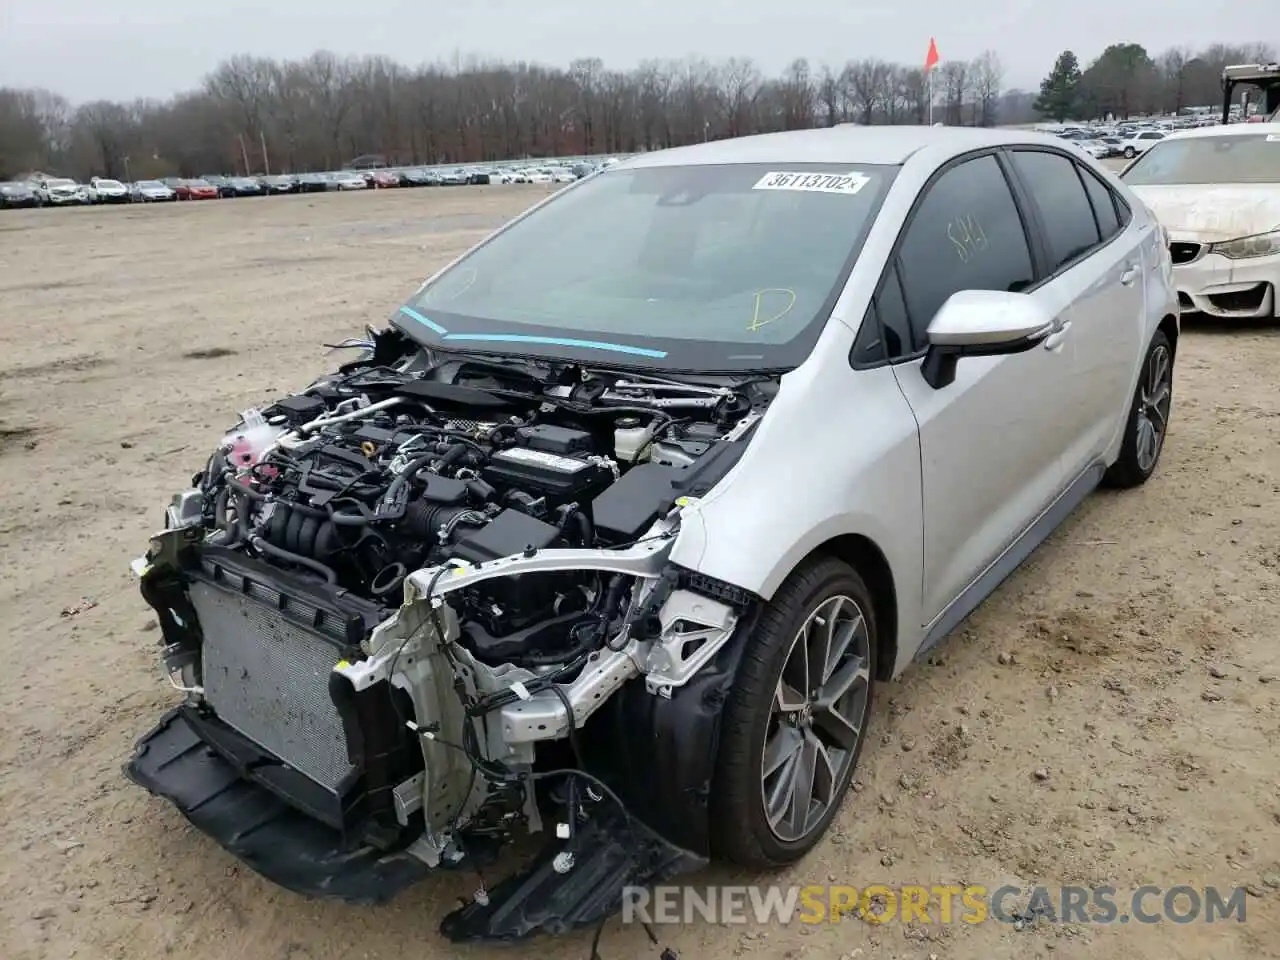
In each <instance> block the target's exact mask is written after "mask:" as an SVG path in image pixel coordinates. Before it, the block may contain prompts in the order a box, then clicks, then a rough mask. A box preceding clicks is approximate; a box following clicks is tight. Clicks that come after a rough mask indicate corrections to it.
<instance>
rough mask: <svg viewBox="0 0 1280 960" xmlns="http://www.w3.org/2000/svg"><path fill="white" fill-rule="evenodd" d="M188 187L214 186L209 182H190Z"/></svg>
mask: <svg viewBox="0 0 1280 960" xmlns="http://www.w3.org/2000/svg"><path fill="white" fill-rule="evenodd" d="M187 186H188V187H211V186H213V184H211V183H210V182H209V181H208V180H188V181H187Z"/></svg>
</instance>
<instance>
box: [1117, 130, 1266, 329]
mask: <svg viewBox="0 0 1280 960" xmlns="http://www.w3.org/2000/svg"><path fill="white" fill-rule="evenodd" d="M1121 176H1122V179H1123V180H1124V182H1125V183H1126V184H1128V186H1129V188H1130V189H1131V190H1133V192H1134V193H1135V194H1137V195H1138V197H1140V198H1141V199H1142V202H1143V203H1145V204H1146V205H1147V206H1148V207H1149V208H1150V209H1151V210H1152V211H1154V213H1155V215H1156V217H1157V218H1159V220H1160V223H1161V224H1162V225H1163V226H1164V229H1165V230H1166V231H1167V232H1168V235H1169V252H1170V255H1171V256H1172V259H1173V280H1174V284H1175V286H1176V287H1177V290H1178V300H1179V302H1180V305H1181V307H1182V313H1183V316H1187V315H1189V314H1202V315H1204V316H1207V317H1216V318H1221V319H1249V320H1254V319H1264V318H1266V319H1270V318H1275V317H1280V123H1262V124H1230V125H1226V126H1222V125H1219V126H1213V127H1201V128H1199V129H1192V130H1184V131H1179V132H1178V133H1174V134H1171V135H1170V136H1168V137H1166V138H1165V139H1164V140H1162V141H1161V142H1160V143H1157V144H1154V145H1153V146H1152V147H1151V148H1150V149H1148V150H1147V151H1146V152H1145V153H1144V154H1143V155H1142V156H1141V157H1139V158H1138V159H1137V160H1135V161H1134V162H1133V163H1132V164H1130V165H1129V166H1128V168H1126V169H1125V171H1124V173H1123V174H1122V175H1121Z"/></svg>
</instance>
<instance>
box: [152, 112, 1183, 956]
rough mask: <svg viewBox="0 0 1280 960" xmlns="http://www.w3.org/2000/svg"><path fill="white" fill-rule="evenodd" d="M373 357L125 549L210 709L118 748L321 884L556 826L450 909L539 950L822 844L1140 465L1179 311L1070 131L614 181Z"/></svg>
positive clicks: (1158, 251)
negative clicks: (983, 608) (922, 669)
mask: <svg viewBox="0 0 1280 960" xmlns="http://www.w3.org/2000/svg"><path fill="white" fill-rule="evenodd" d="M348 346H350V347H352V348H353V349H354V350H356V351H358V352H357V353H356V354H355V355H354V357H353V359H352V360H351V362H349V363H347V364H345V365H344V366H342V367H340V368H339V369H337V370H336V371H334V372H333V373H331V374H329V375H326V376H323V377H321V378H320V379H318V380H316V381H315V382H313V383H311V384H310V385H309V386H306V387H305V388H303V389H300V390H299V391H298V392H296V393H294V394H292V395H291V396H286V397H283V398H281V399H279V400H278V401H276V402H275V403H273V404H272V405H270V406H269V407H266V408H265V409H261V410H257V411H251V412H248V413H247V414H246V415H245V416H244V417H243V418H242V420H241V421H240V422H239V423H237V424H235V425H234V426H232V428H231V429H230V430H229V432H228V433H227V434H226V436H225V438H224V439H223V440H222V442H220V443H218V444H217V445H216V449H215V450H214V451H213V453H212V455H211V456H210V457H209V458H208V460H207V461H206V462H205V463H204V464H203V465H202V466H200V468H199V470H198V472H196V473H195V475H194V477H193V479H192V484H191V488H190V489H188V490H184V491H180V492H178V493H177V494H175V495H174V497H173V499H172V501H171V503H170V505H169V507H168V509H167V512H166V517H165V524H164V529H163V530H162V531H160V532H158V533H156V534H155V536H154V538H153V539H152V540H151V543H150V545H149V547H148V549H147V551H146V554H145V556H143V557H140V558H139V559H138V560H137V561H136V562H135V564H134V569H135V572H136V573H137V574H138V575H139V577H140V579H141V589H142V594H143V597H144V598H145V600H146V602H147V603H149V604H150V606H151V607H152V608H153V609H154V611H155V614H156V616H157V617H158V618H159V622H160V625H161V628H162V631H163V633H162V636H163V660H164V664H165V670H166V673H167V675H168V677H169V679H170V681H171V683H172V684H173V685H174V686H175V687H176V688H178V690H179V691H181V699H180V702H179V703H178V704H177V705H176V706H175V707H174V708H173V709H172V710H171V711H170V712H169V713H168V714H167V715H165V716H164V717H163V718H162V719H161V720H160V722H159V724H158V725H157V726H156V727H155V728H154V729H153V730H151V731H150V732H148V733H146V734H145V736H143V738H142V740H141V741H140V743H139V746H138V749H137V752H136V754H135V756H134V757H133V759H132V760H131V761H130V763H129V764H128V767H127V773H128V776H129V777H131V778H132V779H133V780H134V781H135V782H137V783H139V784H141V785H143V786H145V787H146V788H147V789H149V790H151V791H153V792H154V793H156V794H159V795H160V796H162V797H165V798H167V799H168V800H170V801H172V802H173V803H174V804H175V805H176V806H177V807H178V808H179V809H180V810H181V811H182V813H183V814H184V815H185V816H186V817H187V818H188V819H189V820H190V821H191V822H192V823H193V824H195V825H196V827H198V828H199V830H201V831H203V832H204V833H206V834H208V835H210V836H211V837H212V838H213V839H214V840H215V841H217V842H218V843H219V844H221V845H222V846H223V847H225V848H226V849H228V850H230V851H231V852H232V853H233V854H235V855H236V856H238V857H240V858H241V859H242V860H244V861H245V862H247V863H248V864H249V865H251V866H252V867H253V868H254V869H255V870H258V871H260V872H261V873H262V874H264V875H265V876H267V877H269V878H271V879H272V880H274V881H275V882H277V883H279V884H282V885H284V886H286V887H289V888H291V889H293V890H296V891H301V892H303V893H306V894H311V895H315V896H329V897H338V898H344V899H347V900H353V901H364V902H369V901H378V900H382V899H385V898H387V897H389V896H391V895H393V894H395V893H396V892H397V891H398V890H400V889H402V888H404V887H405V886H406V885H408V884H410V883H412V882H414V881H415V880H417V879H419V878H421V877H422V876H424V875H425V874H427V873H428V872H429V871H430V870H432V869H436V868H442V867H448V866H458V865H465V864H468V863H478V862H483V861H484V860H485V859H486V858H488V857H490V856H491V855H492V854H493V852H494V851H495V850H497V849H499V848H501V847H502V846H503V845H504V844H505V843H506V842H507V841H508V840H509V839H510V838H512V837H513V836H515V835H517V834H518V833H520V832H521V831H536V832H540V833H541V834H542V835H544V836H545V837H546V838H547V839H546V844H545V848H544V850H543V852H542V854H541V855H540V856H539V857H537V858H536V859H535V860H534V861H533V862H532V863H531V864H530V865H529V866H528V867H527V868H525V869H524V870H522V871H521V872H520V873H518V874H517V875H515V876H513V877H509V878H508V879H507V880H505V881H503V882H502V883H501V884H499V885H498V886H496V887H494V888H493V889H491V890H488V891H481V892H480V893H479V894H477V896H476V897H475V899H474V901H473V902H470V903H468V904H466V905H465V906H462V907H460V908H459V909H458V910H456V911H455V912H454V913H452V914H450V915H449V916H448V917H447V918H446V920H445V921H444V926H443V932H444V933H445V934H446V935H447V936H449V937H450V938H452V939H454V940H460V941H461V940H479V939H494V940H512V939H517V938H520V937H523V936H526V935H528V934H530V933H533V932H535V931H538V930H545V931H562V930H566V929H570V928H572V927H576V926H581V925H585V924H596V923H600V922H603V919H604V918H606V917H607V916H608V915H609V914H610V913H611V912H612V911H614V910H615V909H617V908H618V907H619V906H620V903H621V897H622V891H623V888H624V886H626V885H633V884H638V885H644V884H650V883H655V882H661V881H662V880H663V879H664V878H667V877H670V876H673V875H675V874H677V873H679V872H681V871H685V870H689V869H693V868H696V867H698V866H700V865H702V864H704V863H706V862H707V861H708V860H710V859H712V858H718V859H721V860H727V861H731V862H734V863H737V864H740V865H744V866H747V867H753V868H769V867H777V866H780V865H786V864H790V863H794V862H796V861H798V860H800V859H801V858H802V857H804V856H805V854H807V853H808V852H809V851H810V850H812V849H813V848H814V846H815V845H816V844H818V843H819V841H820V840H821V839H822V837H823V835H824V834H825V833H826V831H827V829H828V827H829V825H830V824H831V822H832V819H833V818H834V817H835V815H836V812H837V810H838V808H839V806H840V804H841V801H842V800H843V799H844V798H845V796H846V794H847V793H848V791H849V785H850V782H851V781H852V778H853V776H854V770H855V767H856V765H857V763H858V761H859V755H860V753H861V751H862V749H863V746H864V744H865V742H866V740H867V737H868V721H869V718H870V716H871V704H872V701H873V698H874V694H875V692H876V689H877V686H878V685H879V684H882V683H883V682H885V681H886V680H888V679H890V678H892V677H894V676H896V675H897V674H899V673H901V672H902V671H903V670H905V669H907V668H908V666H909V664H910V663H911V662H912V661H913V660H914V659H916V658H918V657H920V656H921V655H922V654H924V653H925V652H926V651H928V650H929V649H930V648H932V647H933V646H934V645H935V644H937V643H938V642H939V641H941V640H942V639H943V638H944V637H945V636H946V635H947V634H948V633H949V632H950V631H952V630H953V629H954V628H955V627H956V626H957V624H959V623H960V622H961V621H962V620H963V619H964V618H965V616H966V615H968V614H969V613H970V612H971V611H972V610H974V609H975V607H977V606H978V604H979V603H981V602H982V600H983V599H984V598H985V597H987V596H988V595H989V594H990V593H991V592H992V591H993V590H994V589H995V587H996V586H997V585H998V584H999V583H1000V582H1001V580H1003V579H1004V578H1005V577H1006V576H1007V575H1008V574H1009V573H1010V572H1011V571H1012V570H1014V569H1015V568H1016V567H1017V566H1018V565H1019V564H1020V563H1021V562H1022V561H1023V560H1024V559H1026V557H1027V556H1028V555H1029V554H1030V553H1031V552H1032V550H1034V549H1035V547H1036V546H1037V545H1038V544H1039V543H1040V542H1041V541H1043V540H1044V539H1045V538H1046V537H1047V536H1048V535H1049V533H1050V532H1051V531H1053V530H1054V528H1055V527H1057V526H1058V525H1059V524H1060V523H1062V521H1063V520H1064V519H1065V518H1066V517H1067V516H1068V514H1070V513H1071V511H1072V510H1073V509H1074V508H1075V507H1077V506H1078V505H1079V504H1080V503H1081V501H1083V500H1084V498H1085V497H1086V496H1087V495H1088V494H1089V493H1090V491H1092V490H1093V489H1095V488H1096V487H1097V486H1098V485H1099V484H1108V485H1111V486H1115V487H1137V486H1139V485H1141V484H1142V483H1144V482H1145V481H1146V480H1147V479H1148V478H1149V477H1150V476H1151V475H1152V473H1153V471H1154V470H1155V469H1156V464H1157V461H1158V458H1159V456H1160V452H1161V449H1162V446H1163V443H1164V439H1165V437H1166V435H1167V430H1168V424H1169V416H1170V409H1171V403H1172V387H1173V365H1174V357H1175V355H1176V352H1177V346H1178V308H1177V301H1176V297H1175V295H1174V289H1173V285H1172V266H1171V263H1170V259H1169V252H1168V249H1167V247H1166V244H1165V242H1164V237H1163V234H1162V231H1161V230H1160V228H1159V227H1158V225H1157V224H1156V223H1155V222H1154V220H1153V219H1152V218H1151V216H1150V214H1149V212H1148V211H1147V209H1146V207H1145V206H1144V205H1142V204H1141V203H1139V202H1137V201H1136V199H1135V197H1134V196H1133V194H1132V193H1131V192H1130V191H1129V189H1128V188H1127V187H1125V186H1124V185H1123V184H1122V183H1120V182H1119V181H1118V180H1116V179H1115V178H1114V177H1113V176H1111V175H1110V174H1108V173H1106V172H1105V171H1103V170H1102V169H1101V168H1099V167H1098V166H1097V165H1096V164H1095V163H1094V162H1093V161H1092V160H1091V159H1090V158H1089V157H1087V156H1085V155H1083V154H1082V153H1080V151H1078V150H1076V149H1074V148H1072V147H1070V146H1069V145H1065V144H1062V143H1061V142H1060V141H1057V140H1054V139H1052V138H1049V137H1044V136H1039V135H1036V134H1031V133H1026V132H1019V131H994V130H979V129H947V128H926V127H921V128H913V127H881V128H857V127H841V128H835V129H829V130H811V131H802V132H791V133H784V134H778V135H770V136H761V137H753V138H746V139H740V140H730V141H725V142H717V143H710V144H704V145H698V146H693V147H688V148H681V149H675V150H669V151H664V152H660V153H650V154H643V155H641V156H638V157H635V158H632V159H630V160H626V161H623V162H621V163H618V164H615V165H613V166H611V167H609V168H608V169H607V170H605V171H603V172H601V173H599V174H597V175H595V176H592V177H588V178H586V179H584V180H581V181H579V182H578V183H577V184H575V185H572V186H569V187H567V188H566V189H564V190H562V191H560V192H558V193H557V194H555V195H554V196H552V197H550V198H549V199H547V200H545V201H543V202H542V203H540V204H538V205H537V206H535V207H534V208H533V209H532V210H530V211H529V212H527V213H526V214H524V215H522V216H521V217H519V218H517V219H515V220H514V221H513V222H511V223H509V224H508V225H507V226H506V227H504V228H503V229H501V230H499V231H498V232H497V233H495V234H494V235H492V236H490V237H489V238H487V239H486V240H484V241H483V242H482V243H480V244H479V245H478V246H476V247H475V248H473V249H472V250H470V251H469V252H468V253H466V254H465V255H464V256H462V257H461V258H459V259H458V260H456V261H455V262H453V263H452V264H450V265H448V266H447V267H445V268H444V269H443V270H441V271H439V272H438V273H436V274H435V275H433V276H431V277H430V278H429V279H428V280H427V281H426V282H425V283H424V284H423V285H422V287H421V288H420V289H419V290H418V291H417V292H416V293H414V295H413V296H411V297H410V298H409V299H408V301H407V302H406V303H405V304H404V305H403V306H401V307H400V308H399V309H398V310H397V311H396V313H395V314H394V315H393V316H392V318H391V321H390V325H389V326H387V328H386V329H382V330H370V331H367V333H366V336H364V337H362V338H359V339H355V340H352V341H351V342H350V343H349V344H348ZM868 815H873V814H870V813H869V814H868Z"/></svg>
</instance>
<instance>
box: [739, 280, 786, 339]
mask: <svg viewBox="0 0 1280 960" xmlns="http://www.w3.org/2000/svg"><path fill="white" fill-rule="evenodd" d="M766 293H780V294H782V295H783V296H785V297H787V298H788V299H787V305H786V306H785V307H783V308H782V309H781V310H779V311H778V312H777V313H775V314H774V315H773V316H770V317H764V318H762V317H761V316H760V309H761V303H762V301H763V300H764V295H765V294H766ZM795 305H796V292H795V291H794V290H791V289H788V288H787V287H766V288H765V289H763V290H757V291H756V303H755V309H754V310H753V311H752V314H751V322H750V323H749V324H747V329H748V330H753V331H754V330H759V329H760V328H761V327H763V326H764V325H765V324H768V323H773V321H775V320H781V319H782V318H783V317H785V316H786V315H787V314H788V313H790V312H791V308H792V307H794V306H795Z"/></svg>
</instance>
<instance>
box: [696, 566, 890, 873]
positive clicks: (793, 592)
mask: <svg viewBox="0 0 1280 960" xmlns="http://www.w3.org/2000/svg"><path fill="white" fill-rule="evenodd" d="M876 641H877V633H876V622H875V614H874V608H873V606H872V603H871V595H870V592H869V591H868V590H867V587H866V584H865V583H863V581H862V578H861V577H860V576H859V575H858V573H857V571H855V570H854V569H853V568H852V567H850V566H848V565H847V564H844V563H841V562H840V561H838V560H835V559H834V558H830V557H819V558H816V559H814V560H810V561H808V562H806V563H805V564H804V565H803V566H801V567H799V568H797V569H796V570H795V571H794V572H793V573H792V574H791V575H790V576H789V577H788V578H787V579H786V581H785V582H784V583H783V584H782V586H781V587H780V588H779V589H778V592H777V593H776V594H775V595H774V598H773V599H772V600H771V601H770V602H769V604H768V605H767V606H766V607H765V609H764V612H763V614H762V615H761V617H760V620H759V623H758V624H757V626H756V629H755V631H754V632H753V633H752V635H751V636H749V637H748V638H746V641H745V642H746V644H747V648H746V650H745V651H744V653H743V658H742V662H741V664H740V666H739V668H738V675H737V678H736V680H735V683H734V687H733V690H732V691H731V692H730V694H729V699H728V701H727V703H726V705H725V711H724V715H723V718H722V720H721V724H722V726H721V730H720V745H719V753H718V756H717V758H716V773H715V782H714V785H713V790H712V796H711V814H712V849H713V852H714V853H715V854H716V856H718V857H721V858H724V859H726V860H729V861H732V862H734V863H737V864H740V865H743V866H749V867H753V868H766V869H767V868H772V867H780V866H785V865H787V864H791V863H795V862H796V861H797V860H800V859H801V858H802V857H804V856H805V854H807V853H808V852H809V851H810V850H812V849H813V848H814V847H815V846H816V845H817V844H818V842H819V841H820V840H821V839H822V837H823V835H824V834H825V833H826V831H827V828H828V827H829V826H830V824H831V821H832V820H833V819H835V815H836V813H837V812H838V811H839V809H840V803H841V801H842V800H843V799H844V796H845V794H846V793H847V792H848V789H849V784H850V782H851V781H852V780H853V772H854V769H855V768H856V766H857V763H858V756H859V754H860V753H861V751H862V744H863V742H864V740H865V736H864V732H865V730H866V726H867V720H868V718H869V716H870V712H871V699H872V689H873V685H874V682H875V675H876Z"/></svg>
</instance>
